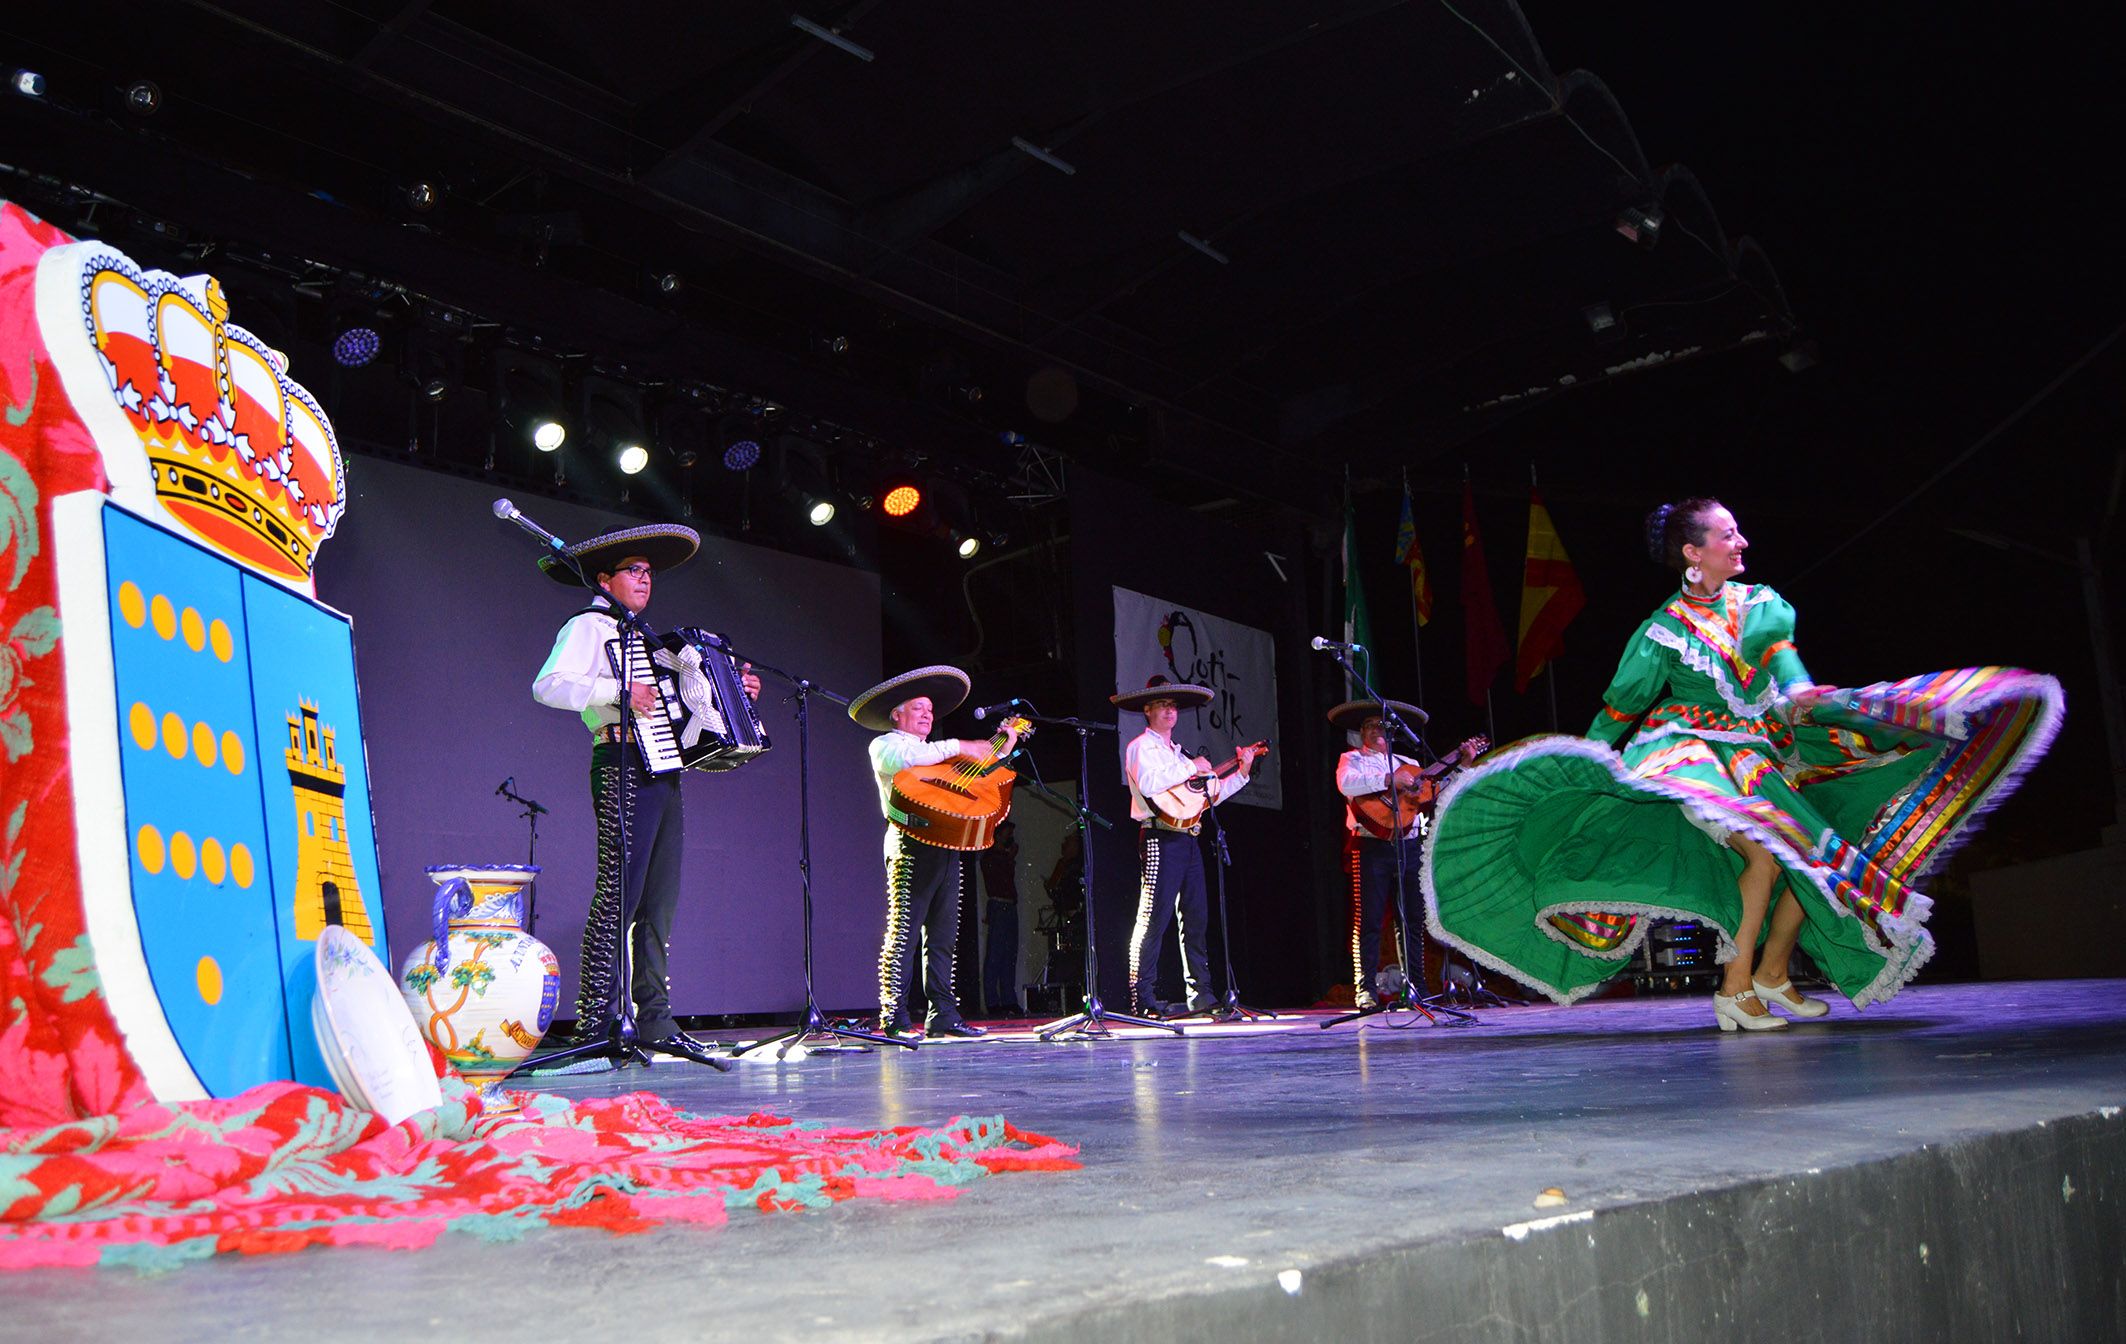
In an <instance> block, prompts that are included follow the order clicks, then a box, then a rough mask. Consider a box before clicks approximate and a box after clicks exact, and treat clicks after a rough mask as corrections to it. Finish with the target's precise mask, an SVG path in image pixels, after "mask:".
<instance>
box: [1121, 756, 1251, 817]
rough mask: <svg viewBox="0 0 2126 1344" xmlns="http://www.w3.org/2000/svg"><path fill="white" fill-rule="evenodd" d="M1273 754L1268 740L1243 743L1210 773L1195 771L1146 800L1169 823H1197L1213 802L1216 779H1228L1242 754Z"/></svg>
mask: <svg viewBox="0 0 2126 1344" xmlns="http://www.w3.org/2000/svg"><path fill="white" fill-rule="evenodd" d="M1269 754H1270V744H1269V743H1268V742H1266V741H1265V742H1257V743H1256V744H1255V745H1254V746H1252V747H1242V748H1240V749H1239V750H1238V751H1236V752H1234V753H1233V759H1232V760H1230V761H1227V762H1226V763H1225V764H1224V765H1219V766H1213V767H1212V769H1211V773H1210V774H1208V775H1191V776H1189V777H1188V778H1187V779H1184V780H1182V781H1181V782H1180V783H1179V784H1176V785H1175V786H1174V787H1172V788H1171V789H1166V790H1163V791H1161V792H1159V793H1154V794H1151V795H1149V796H1147V797H1146V798H1145V800H1144V801H1145V802H1147V803H1149V804H1151V809H1152V811H1154V812H1156V813H1158V814H1159V819H1160V820H1161V821H1163V822H1165V823H1166V824H1167V825H1169V826H1181V827H1188V826H1193V825H1195V824H1196V819H1197V818H1198V817H1200V816H1202V815H1203V809H1205V808H1207V807H1209V806H1210V805H1211V787H1210V786H1211V781H1212V780H1213V779H1224V778H1225V777H1226V776H1227V775H1230V774H1232V773H1233V772H1234V771H1235V770H1238V769H1239V768H1240V760H1241V757H1242V756H1245V755H1252V756H1267V755H1269Z"/></svg>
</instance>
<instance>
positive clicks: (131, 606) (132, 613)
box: [118, 579, 148, 630]
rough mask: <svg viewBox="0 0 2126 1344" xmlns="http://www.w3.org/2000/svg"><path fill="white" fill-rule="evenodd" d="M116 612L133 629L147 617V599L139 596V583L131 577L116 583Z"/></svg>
mask: <svg viewBox="0 0 2126 1344" xmlns="http://www.w3.org/2000/svg"><path fill="white" fill-rule="evenodd" d="M118 614H119V615H120V616H123V617H124V618H125V623H126V624H127V625H130V626H132V627H133V628H134V629H135V630H138V629H139V628H140V627H141V625H142V623H143V622H145V621H146V620H147V619H148V599H147V598H145V597H143V596H141V593H140V585H139V584H137V583H135V582H133V581H132V580H131V579H127V580H126V581H125V582H124V583H121V584H119V585H118Z"/></svg>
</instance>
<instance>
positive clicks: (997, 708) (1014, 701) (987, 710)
mask: <svg viewBox="0 0 2126 1344" xmlns="http://www.w3.org/2000/svg"><path fill="white" fill-rule="evenodd" d="M1025 703H1026V702H1025V701H1024V700H1021V699H1019V698H1018V697H1017V696H1013V697H1012V698H1011V699H1009V700H1006V701H1004V702H1003V703H1002V704H996V705H983V706H982V707H981V708H980V709H977V710H976V711H975V712H974V716H975V718H977V719H986V718H988V717H989V716H990V715H992V714H1002V713H1003V712H1004V711H1005V710H1007V709H1010V708H1011V707H1012V706H1013V705H1023V704H1025Z"/></svg>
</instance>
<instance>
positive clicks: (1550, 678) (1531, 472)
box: [1528, 462, 1558, 733]
mask: <svg viewBox="0 0 2126 1344" xmlns="http://www.w3.org/2000/svg"><path fill="white" fill-rule="evenodd" d="M1542 486H1543V483H1542V482H1541V481H1538V480H1537V479H1536V477H1535V463H1533V462H1530V463H1529V464H1528V489H1529V491H1530V492H1531V493H1533V492H1535V491H1537V490H1540V489H1542ZM1543 688H1544V689H1545V690H1547V691H1548V692H1549V693H1550V731H1551V732H1553V733H1554V732H1557V731H1558V660H1557V657H1556V655H1552V656H1551V657H1549V658H1546V659H1544V660H1543Z"/></svg>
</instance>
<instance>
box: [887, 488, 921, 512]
mask: <svg viewBox="0 0 2126 1344" xmlns="http://www.w3.org/2000/svg"><path fill="white" fill-rule="evenodd" d="M922 506H923V492H922V491H920V490H918V489H916V488H915V487H914V486H912V485H896V486H894V487H893V488H892V489H891V490H888V491H887V492H886V502H885V503H884V504H883V505H881V506H880V507H882V508H884V509H885V510H886V516H887V517H888V518H906V517H907V516H908V515H909V514H911V513H914V512H915V511H916V510H917V509H919V508H921V507H922Z"/></svg>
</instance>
